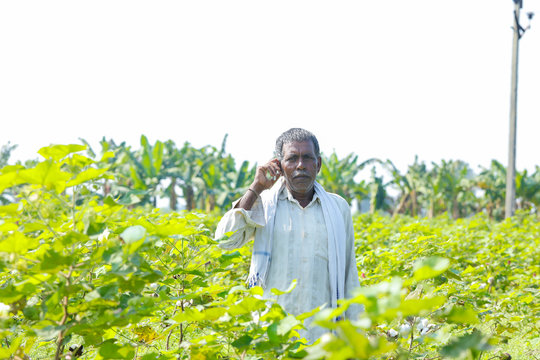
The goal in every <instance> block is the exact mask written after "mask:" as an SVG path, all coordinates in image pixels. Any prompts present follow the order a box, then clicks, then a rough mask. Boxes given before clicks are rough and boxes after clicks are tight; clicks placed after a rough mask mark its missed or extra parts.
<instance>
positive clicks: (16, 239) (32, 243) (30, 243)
mask: <svg viewBox="0 0 540 360" xmlns="http://www.w3.org/2000/svg"><path fill="white" fill-rule="evenodd" d="M38 246H39V240H38V239H36V238H31V237H27V236H25V235H24V234H23V233H21V232H18V231H14V232H12V233H11V234H10V235H8V236H7V237H6V239H4V240H2V241H0V253H1V252H6V253H15V254H20V255H22V254H26V253H28V251H30V250H32V249H35V248H36V247H38Z"/></svg>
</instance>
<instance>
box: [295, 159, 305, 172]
mask: <svg viewBox="0 0 540 360" xmlns="http://www.w3.org/2000/svg"><path fill="white" fill-rule="evenodd" d="M296 168H297V169H305V168H306V166H305V164H304V159H302V158H299V159H298V164H296Z"/></svg>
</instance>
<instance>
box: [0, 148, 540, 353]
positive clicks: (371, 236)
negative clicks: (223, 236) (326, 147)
mask: <svg viewBox="0 0 540 360" xmlns="http://www.w3.org/2000/svg"><path fill="white" fill-rule="evenodd" d="M142 142H143V148H144V150H143V151H142V153H141V154H142V157H141V161H140V164H141V166H142V167H143V168H144V169H146V170H148V171H149V173H148V174H151V175H152V174H154V175H156V176H158V175H159V174H163V176H164V177H169V176H172V175H174V176H178V179H181V176H183V175H182V171H192V170H193V171H194V173H192V175H193V177H192V178H191V179H192V180H193V179H196V178H197V177H198V176H199V175H201V172H200V170H201V169H202V168H204V167H206V166H207V165H209V164H214V165H213V166H214V170H216V169H222V170H223V169H226V170H225V171H226V172H227V171H228V174H229V177H228V178H229V180H227V181H223V180H219V182H220V184H225V183H226V184H232V185H226V186H225V185H223V186H224V187H222V189H229V190H231V192H230V193H227V194H228V195H227V196H226V197H225V198H224V200H223V201H225V200H226V201H230V199H232V198H233V196H235V194H233V192H232V188H233V186H240V185H242V184H245V181H247V180H246V179H248V178H249V176H247V175H242V176H240V174H238V173H234V171H233V169H234V161H233V160H232V158H230V157H227V156H224V155H223V151H218V152H216V153H214V150H213V149H210V150H208V149H207V150H204V151H203V152H201V153H204V152H206V151H209V153H212V154H215V155H216V157H215V158H214V157H213V155H212V156H210V157H209V159H207V162H205V161H206V160H203V159H204V157H201V158H199V157H197V156H198V155H197V156H196V157H195V158H194V159H196V161H195V164H198V165H196V167H197V168H191V170H189V168H183V170H182V171H180V170H178V172H176V171H177V170H174V168H169V165H170V164H172V163H173V162H174V161H177V160H174V161H173V160H170V159H175V158H174V157H169V155H170V154H171V152H170V150H171V149H172V147H171V144H170V143H164V144H163V145H159V143H156V144H155V145H154V146H151V145H150V144H149V143H148V141H147V140H144V139H143V140H142ZM144 144H146V145H144ZM102 146H103V149H102V155H101V158H100V160H96V159H95V158H96V156H95V153H94V152H93V150H91V149H87V148H84V147H81V146H80V145H66V146H63V145H62V146H60V145H57V146H51V147H47V148H44V149H42V150H40V154H41V155H42V156H43V157H44V160H42V161H41V162H38V163H37V164H32V165H31V166H22V165H15V166H5V167H4V168H2V169H1V171H0V187H1V189H2V191H3V192H4V194H5V193H6V192H10V194H11V195H10V196H14V198H13V200H14V201H10V202H8V203H7V204H4V205H1V206H0V324H1V327H0V338H1V339H2V340H1V345H0V358H12V359H17V358H20V359H22V358H25V356H27V355H30V357H31V358H42V359H49V358H57V359H60V358H68V357H71V358H73V357H75V356H81V357H82V358H96V359H133V358H140V359H178V358H180V359H182V358H199V359H206V358H208V359H211V358H244V359H248V358H253V359H275V358H307V359H320V358H331V359H348V358H357V359H377V358H387V359H391V358H393V359H398V358H400V359H406V358H409V359H427V358H436V357H438V356H440V357H443V358H473V359H480V358H497V357H499V358H504V357H503V356H506V353H511V354H512V357H513V358H514V359H518V358H520V356H521V358H524V359H526V358H530V357H531V356H532V355H531V354H533V355H534V354H535V353H533V350H534V349H533V348H532V345H531V346H530V345H527V344H530V343H531V344H535V343H534V341H535V340H534V339H535V337H537V336H538V331H539V328H538V326H539V324H538V320H537V319H538V316H539V314H540V308H539V306H540V305H539V303H538V298H539V288H538V274H539V272H540V268H539V265H538V264H540V252H539V249H540V243H539V239H540V225H539V223H538V220H537V218H536V217H535V216H533V215H528V214H526V213H519V214H518V215H517V216H515V217H514V218H512V219H508V220H506V221H504V222H493V221H491V220H489V219H488V218H486V217H483V216H476V217H472V218H470V219H458V220H453V219H451V218H450V217H446V216H443V217H437V218H434V219H418V218H409V217H406V216H397V217H395V218H393V219H391V218H389V217H384V216H380V215H378V214H372V215H362V216H359V217H356V218H355V219H354V225H355V233H356V239H357V244H356V251H357V252H356V260H357V266H358V270H359V274H360V280H361V284H362V288H361V289H358V291H357V292H356V294H355V297H354V298H352V299H348V300H343V301H341V304H340V307H339V308H338V309H323V310H319V309H315V310H314V311H313V314H315V315H316V321H315V322H316V324H318V326H321V327H323V328H325V329H327V330H328V333H327V334H326V335H324V336H323V337H322V338H321V339H319V340H318V341H317V342H316V343H314V344H307V343H306V342H305V340H303V339H302V338H301V336H300V334H301V330H302V328H303V325H302V321H303V320H304V319H306V318H307V317H309V316H310V315H312V313H308V314H300V315H298V316H293V315H291V314H287V313H286V312H285V311H284V310H283V309H282V308H281V307H280V306H279V304H277V303H276V302H275V301H269V300H266V299H263V298H262V295H263V291H262V289H261V288H258V287H254V288H251V289H247V288H245V286H244V278H245V274H246V273H247V271H248V269H247V268H248V264H249V255H250V249H249V248H247V247H246V248H242V249H239V250H237V251H232V252H223V251H222V250H220V249H218V248H217V247H216V246H215V244H216V243H215V241H214V240H213V239H212V234H213V228H214V227H215V224H216V221H217V219H218V218H219V216H220V214H219V213H212V214H213V215H209V214H206V215H204V214H200V213H197V212H183V213H176V212H163V211H160V210H157V209H155V208H153V207H150V206H141V207H132V205H133V202H132V201H131V200H130V197H135V198H136V199H138V200H140V201H143V202H144V201H146V200H144V197H145V196H146V195H147V194H148V192H147V190H148V187H147V188H145V189H139V190H141V191H143V192H145V194H146V195H145V194H143V195H137V194H136V193H131V194H130V195H129V197H126V196H128V195H127V192H125V193H121V192H118V193H114V192H112V191H111V192H109V193H108V194H107V195H105V194H104V193H103V192H102V191H101V190H102V189H103V188H104V186H105V185H106V184H111V183H117V184H120V183H122V181H126V179H131V180H133V178H131V175H130V172H126V173H124V175H122V172H118V171H117V170H118V169H120V168H122V169H124V170H125V169H128V168H129V166H127V167H126V166H124V165H126V164H128V163H129V162H130V161H132V160H130V159H131V158H130V157H129V156H125V153H124V152H125V150H124V149H122V147H115V145H114V144H110V143H108V142H104V143H102ZM156 149H157V150H156ZM185 149H186V151H188V150H189V151H191V150H193V149H192V148H189V147H186V148H185ZM190 149H191V150H190ZM222 150H223V149H222ZM84 151H86V152H88V155H90V156H89V157H87V156H84V155H82V152H84ZM123 153H124V157H123V158H122V156H123V155H122V154H123ZM161 153H163V156H162V157H161V155H160V154H161ZM92 154H93V155H92ZM144 154H146V155H144ZM199 155H200V154H199ZM120 159H123V160H120ZM168 159H169V160H168ZM216 159H217V160H216ZM123 161H125V162H123ZM169 161H172V162H169ZM198 161H199V162H198ZM164 164H167V166H165V165H164ZM203 164H205V165H204V166H203ZM164 166H165V167H164ZM241 168H242V169H243V170H242V171H241V172H242V173H243V174H246V173H247V172H248V171H249V170H248V166H247V165H245V164H243V165H242V166H241ZM152 169H153V170H152ZM186 169H187V170H186ZM197 169H198V170H197ZM227 169H228V170H227ZM146 170H145V171H146ZM152 171H153V172H152ZM216 171H217V170H216ZM220 171H221V170H220ZM141 174H143V173H141ZM144 174H146V173H144ZM197 174H198V175H197ZM231 174H232V175H231ZM124 176H125V177H124ZM145 176H146V175H145ZM152 176H153V175H152ZM201 176H202V175H201ZM185 178H186V179H187V177H185ZM214 180H215V179H214ZM214 180H212V179H211V178H206V180H205V181H207V182H208V184H210V183H211V181H214ZM216 181H218V180H216ZM195 183H196V182H192V185H193V188H196V185H195ZM145 184H146V183H145ZM156 184H157V183H156ZM185 184H187V183H184V185H185ZM146 185H148V184H146ZM148 186H149V185H148ZM152 186H153V185H152ZM227 186H229V187H228V188H227ZM111 190H112V189H111ZM229 190H227V191H229ZM130 191H131V190H130ZM217 194H218V193H217V192H215V193H214V195H217ZM207 195H208V197H206V198H205V199H206V200H208V199H209V197H210V195H211V193H210V192H207ZM236 195H237V194H236ZM217 203H219V201H217ZM205 204H208V201H206V202H205ZM270 291H271V292H272V293H273V294H275V295H278V296H279V295H281V294H283V293H286V292H291V291H295V284H294V283H293V284H291V287H290V288H289V289H270ZM359 306H361V307H363V308H364V311H363V312H362V313H361V314H360V316H359V318H355V319H345V320H340V321H335V320H336V319H337V318H339V317H341V316H342V315H343V313H344V312H345V311H346V309H348V308H349V307H359ZM512 341H521V343H520V344H522V346H518V349H516V348H508V343H510V342H512ZM536 344H537V343H536ZM488 355H489V356H488Z"/></svg>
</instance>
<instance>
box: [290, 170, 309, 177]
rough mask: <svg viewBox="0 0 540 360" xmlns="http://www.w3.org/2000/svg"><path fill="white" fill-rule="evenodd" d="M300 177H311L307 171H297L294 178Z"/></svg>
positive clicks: (293, 175)
mask: <svg viewBox="0 0 540 360" xmlns="http://www.w3.org/2000/svg"><path fill="white" fill-rule="evenodd" d="M298 176H307V177H309V173H308V172H307V171H295V172H294V173H293V174H292V177H293V178H295V177H298Z"/></svg>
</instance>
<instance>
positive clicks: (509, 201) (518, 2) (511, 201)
mask: <svg viewBox="0 0 540 360" xmlns="http://www.w3.org/2000/svg"><path fill="white" fill-rule="evenodd" d="M513 1H514V26H513V29H514V41H513V46H512V80H511V91H510V136H509V139H508V140H509V141H508V167H507V169H506V199H505V208H504V215H505V217H506V218H508V217H511V216H512V215H514V212H515V210H516V125H517V90H518V54H519V40H520V39H521V37H522V36H523V34H524V33H525V31H526V30H527V29H529V28H530V24H529V26H528V27H527V28H526V29H525V28H523V27H522V26H521V25H520V24H519V13H520V10H521V8H522V7H523V0H513ZM533 16H534V14H533V13H527V17H528V18H529V22H530V20H531V19H532V17H533Z"/></svg>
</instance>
